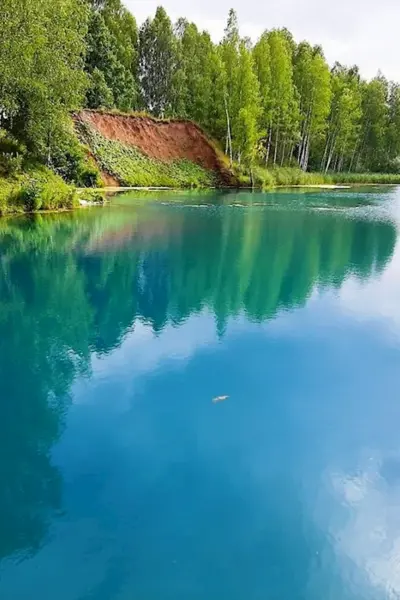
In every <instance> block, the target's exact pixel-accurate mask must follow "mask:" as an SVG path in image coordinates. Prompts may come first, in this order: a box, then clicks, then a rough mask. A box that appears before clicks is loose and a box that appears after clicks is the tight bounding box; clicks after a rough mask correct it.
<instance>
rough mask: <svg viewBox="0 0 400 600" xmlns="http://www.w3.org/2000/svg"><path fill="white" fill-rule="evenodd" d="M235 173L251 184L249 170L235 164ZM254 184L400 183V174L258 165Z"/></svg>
mask: <svg viewBox="0 0 400 600" xmlns="http://www.w3.org/2000/svg"><path fill="white" fill-rule="evenodd" d="M234 171H235V174H236V176H237V178H238V180H239V183H240V185H241V186H242V187H250V186H251V177H250V174H249V172H248V170H246V169H244V168H243V167H240V166H238V165H235V167H234ZM253 177H254V186H255V187H256V188H258V189H260V188H261V189H263V190H265V189H271V188H274V187H286V186H295V185H299V186H300V185H339V184H351V185H357V184H358V185H366V184H400V174H399V175H397V174H387V173H328V174H324V173H309V172H304V171H302V170H301V169H297V168H295V167H275V168H272V169H266V168H265V167H260V166H256V167H254V169H253Z"/></svg>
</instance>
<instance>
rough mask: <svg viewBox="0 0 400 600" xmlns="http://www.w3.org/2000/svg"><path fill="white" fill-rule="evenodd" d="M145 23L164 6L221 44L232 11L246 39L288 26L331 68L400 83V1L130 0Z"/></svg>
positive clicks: (127, 3) (138, 17)
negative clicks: (356, 69) (355, 68)
mask: <svg viewBox="0 0 400 600" xmlns="http://www.w3.org/2000/svg"><path fill="white" fill-rule="evenodd" d="M125 1H126V5H127V6H128V7H129V8H130V9H131V11H132V12H133V14H134V15H135V16H136V18H137V20H138V22H139V23H141V22H143V21H144V20H145V19H146V17H148V16H150V15H153V14H154V12H155V10H156V8H157V5H159V4H162V5H163V6H164V7H165V9H166V10H167V12H168V14H169V15H170V17H171V18H172V20H176V19H177V18H178V17H181V16H183V17H186V18H188V19H189V20H191V21H194V22H196V23H197V25H198V26H200V27H201V28H204V29H207V30H208V31H209V32H210V33H211V35H212V36H213V38H214V39H215V40H218V39H219V38H220V37H221V35H222V34H223V30H224V27H225V22H226V16H227V13H228V10H229V9H230V8H231V7H233V8H235V9H236V10H237V12H238V15H239V20H240V24H241V31H242V34H243V35H249V36H250V37H252V38H253V39H255V38H257V36H258V35H259V34H260V33H261V32H262V31H263V30H264V29H270V28H272V27H287V28H288V29H290V30H291V31H292V33H293V35H294V36H295V38H296V40H298V41H300V40H302V39H307V40H309V41H310V42H312V43H313V44H321V45H322V46H323V47H324V49H325V53H326V57H327V59H328V60H329V62H330V63H333V62H334V61H335V60H339V61H340V62H343V63H345V64H358V65H359V66H360V68H361V72H362V73H363V75H364V76H365V77H373V76H374V75H376V73H377V71H378V70H379V69H381V70H382V71H383V72H384V73H385V75H386V76H387V77H388V78H391V79H396V80H400V65H399V61H398V55H399V54H400V37H399V35H398V25H399V22H400V3H399V2H398V0H381V2H375V1H372V0H337V1H336V2H323V3H322V2H320V0H302V1H301V2H300V0H280V2H276V1H275V0H269V1H266V2H259V0H247V2H242V1H239V0H221V1H220V2H211V1H210V0H203V1H202V2H199V1H195V2H190V3H187V2H183V1H182V0H165V1H164V2H161V1H160V0H155V1H153V0H125Z"/></svg>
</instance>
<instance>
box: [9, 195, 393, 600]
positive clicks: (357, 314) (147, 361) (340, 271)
mask: <svg viewBox="0 0 400 600" xmlns="http://www.w3.org/2000/svg"><path fill="white" fill-rule="evenodd" d="M399 226H400V188H378V187H377V188H365V189H360V190H354V191H349V190H335V191H325V192H323V191H314V190H313V191H310V190H309V191H307V190H304V191H279V192H275V193H269V194H258V193H255V194H251V193H246V192H241V193H222V192H208V193H204V194H202V193H193V194H192V193H180V194H170V193H158V195H157V193H154V194H153V193H152V194H148V195H147V196H142V195H132V194H128V195H122V196H117V197H115V198H113V199H112V201H111V203H110V205H109V206H106V207H104V208H94V209H90V210H82V211H78V212H75V213H71V214H61V215H46V216H45V215H39V216H36V217H32V218H25V217H22V218H18V219H3V220H0V449H1V452H0V597H1V598H2V600H55V599H56V600H135V599H138V600H160V599H162V600H188V599H193V600H204V599H208V600H222V599H225V598H226V599H229V600H259V599H260V600H261V599H263V600H265V599H267V598H268V599H269V600H297V599H299V600H300V599H304V600H321V599H323V600H360V599H361V598H362V599H363V600H384V599H392V598H398V597H399V595H400V245H399V241H398V231H399Z"/></svg>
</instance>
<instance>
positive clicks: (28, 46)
mask: <svg viewBox="0 0 400 600" xmlns="http://www.w3.org/2000/svg"><path fill="white" fill-rule="evenodd" d="M1 12H2V35H1V36H0V61H1V64H0V106H1V107H2V127H3V128H5V129H6V130H7V131H8V132H10V133H12V134H13V135H15V137H16V138H17V139H18V140H21V141H23V142H24V143H25V144H26V145H27V147H28V150H29V151H31V152H32V153H33V154H35V155H37V156H38V157H40V158H41V159H42V160H43V161H47V162H48V164H50V163H51V158H52V153H53V150H54V147H55V145H56V144H57V143H58V140H59V139H60V137H61V136H62V134H63V131H64V129H65V125H66V120H67V115H68V111H70V110H73V109H75V108H77V107H79V106H80V105H81V103H82V100H83V94H84V89H85V85H86V76H85V74H84V72H83V68H82V67H83V61H82V55H83V53H84V51H85V41H84V38H85V34H86V29H87V15H88V8H87V4H86V2H85V0H54V1H53V2H50V1H49V0H26V1H25V2H20V1H19V0H3V2H2V6H1Z"/></svg>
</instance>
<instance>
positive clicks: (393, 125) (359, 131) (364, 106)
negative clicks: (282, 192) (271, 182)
mask: <svg viewBox="0 0 400 600" xmlns="http://www.w3.org/2000/svg"><path fill="white" fill-rule="evenodd" d="M0 9H1V14H2V28H1V34H0V61H1V68H0V143H1V138H2V139H3V143H2V147H3V148H4V146H5V142H4V139H5V138H6V137H7V136H8V138H7V139H8V141H7V143H10V136H11V141H12V142H13V143H14V150H16V151H15V152H14V154H18V153H19V154H20V153H21V151H22V150H24V149H27V151H28V152H31V153H34V154H35V155H36V156H38V157H39V158H40V159H41V160H42V161H45V162H47V164H49V165H50V166H53V167H54V168H55V169H56V170H57V171H58V172H60V174H62V175H63V176H65V177H66V178H69V179H71V180H73V179H74V178H75V179H76V176H77V171H79V160H80V157H79V151H78V149H77V148H76V147H75V146H74V144H73V142H71V132H69V133H68V115H69V114H70V111H72V110H75V109H78V108H81V107H83V106H85V107H89V108H105V109H111V108H116V109H119V110H122V111H131V110H142V111H146V112H149V113H152V114H154V115H156V116H159V117H177V116H179V117H187V118H190V119H193V120H195V121H196V122H198V123H199V124H200V125H202V126H203V127H204V128H205V129H206V130H207V131H208V132H209V133H210V134H211V135H212V136H214V137H215V138H216V139H217V140H219V142H220V143H221V144H222V146H223V148H224V150H225V151H226V153H227V155H228V156H229V157H230V159H231V161H232V162H233V161H237V162H239V163H241V164H244V165H247V166H249V165H250V166H251V165H253V164H254V163H260V164H265V165H266V166H282V165H285V166H296V165H298V166H299V167H301V168H302V169H303V170H317V171H322V172H328V171H332V172H343V171H346V172H360V171H377V172H378V171H381V172H382V171H388V172H396V171H398V169H399V166H400V163H399V156H400V87H399V85H398V84H397V83H393V82H388V81H387V80H386V79H385V78H384V76H383V75H381V74H379V75H377V77H375V78H374V79H373V80H372V81H365V80H364V79H362V77H361V76H360V73H359V70H358V68H357V67H356V66H353V67H350V68H349V67H346V66H343V65H340V64H339V63H336V64H335V65H334V66H333V68H330V67H329V65H328V64H327V62H326V60H325V58H324V54H323V50H322V48H321V47H319V46H311V45H310V44H309V43H307V42H301V43H299V44H298V43H296V42H295V40H294V39H293V36H292V35H291V33H290V32H289V31H288V30H287V29H273V30H268V31H265V33H263V34H262V36H261V37H260V39H259V40H258V41H257V42H256V43H253V42H252V41H251V40H249V39H247V38H242V37H241V36H240V32H239V26H238V20H237V16H236V14H235V12H234V11H233V10H231V11H230V13H229V17H228V22H227V26H226V29H225V34H224V37H223V39H222V40H221V42H220V43H218V44H215V43H213V41H212V40H211V37H210V35H209V34H208V33H207V32H204V31H200V30H199V29H198V28H197V27H196V25H195V24H193V23H189V22H188V21H187V20H186V19H179V20H178V22H177V23H175V24H173V23H172V22H171V20H170V19H169V17H168V15H167V14H166V12H165V10H164V9H163V8H158V9H157V11H156V14H155V16H154V18H149V19H147V20H146V21H145V23H143V25H142V26H141V27H140V28H138V27H137V24H136V21H135V18H134V16H133V15H132V14H130V12H129V11H128V10H127V9H126V8H125V7H124V6H123V4H122V3H121V0H54V1H52V2H50V0H25V2H23V3H22V2H20V0H0ZM16 144H17V145H18V144H19V147H16ZM71 147H72V149H71ZM17 150H18V152H17ZM77 165H78V166H77ZM0 169H1V159H0Z"/></svg>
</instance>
